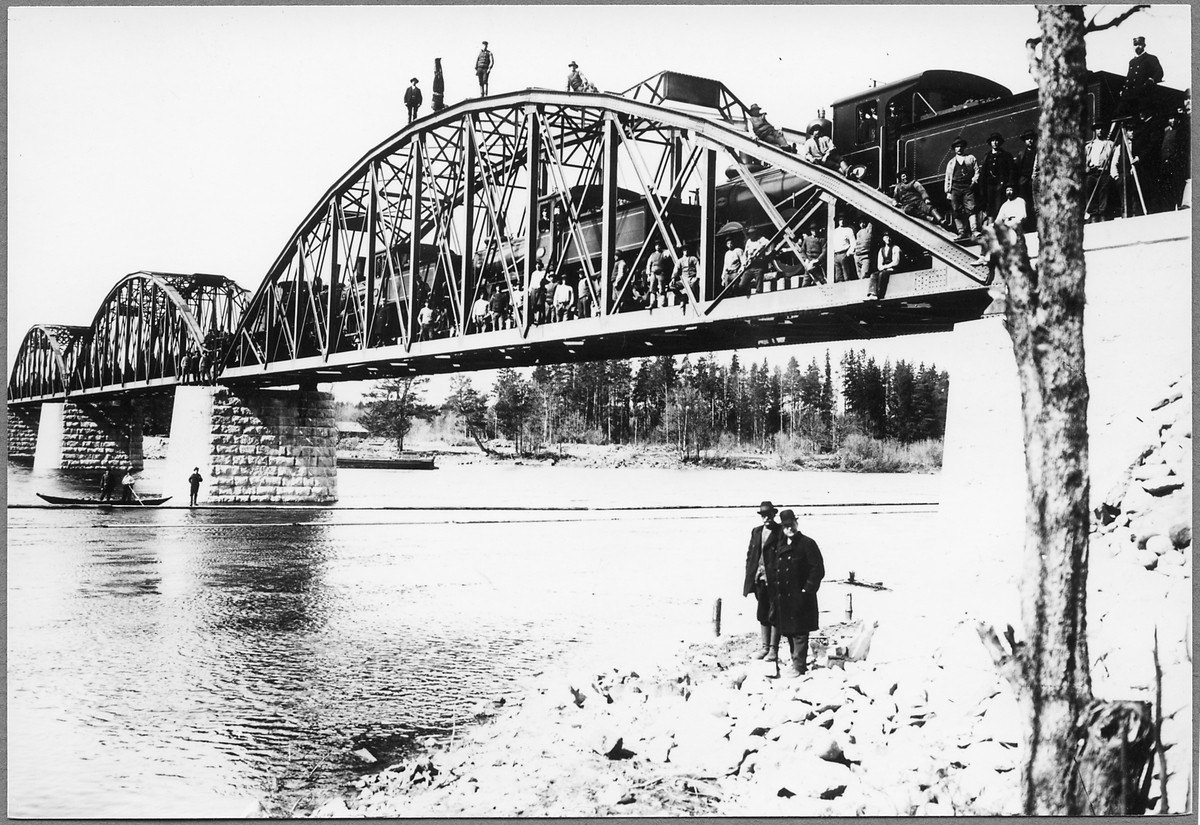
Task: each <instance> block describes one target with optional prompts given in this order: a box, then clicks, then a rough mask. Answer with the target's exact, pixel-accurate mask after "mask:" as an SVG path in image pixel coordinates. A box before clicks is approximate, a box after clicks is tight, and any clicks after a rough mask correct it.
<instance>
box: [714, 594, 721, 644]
mask: <svg viewBox="0 0 1200 825" xmlns="http://www.w3.org/2000/svg"><path fill="white" fill-rule="evenodd" d="M712 623H713V635H714V636H720V635H721V600H720V599H717V600H716V601H715V602H713V612H712Z"/></svg>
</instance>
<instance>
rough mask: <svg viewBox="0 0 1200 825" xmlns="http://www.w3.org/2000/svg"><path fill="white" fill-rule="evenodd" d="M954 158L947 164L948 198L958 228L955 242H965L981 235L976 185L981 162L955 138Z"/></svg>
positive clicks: (963, 142) (962, 141)
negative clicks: (976, 207)
mask: <svg viewBox="0 0 1200 825" xmlns="http://www.w3.org/2000/svg"><path fill="white" fill-rule="evenodd" d="M950 146H951V148H953V149H954V157H952V158H950V162H949V163H947V164H946V181H945V189H946V197H947V198H949V199H950V211H951V214H952V215H953V216H954V221H955V223H956V224H957V226H958V237H957V238H955V240H958V241H965V240H968V239H969V238H971V237H972V236H973V235H977V234H979V216H978V214H976V209H975V185H976V184H978V183H979V162H978V161H976V160H975V156H974V155H968V154H967V142H966V141H965V140H963V139H962V138H955V139H954V142H953V143H951V144H950Z"/></svg>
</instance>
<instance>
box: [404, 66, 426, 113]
mask: <svg viewBox="0 0 1200 825" xmlns="http://www.w3.org/2000/svg"><path fill="white" fill-rule="evenodd" d="M408 82H409V83H411V84H412V85H411V86H409V87H408V88H407V89H405V90H404V105H405V106H406V107H407V108H408V122H409V123H412V122H413V121H414V120H416V119H417V109H420V108H421V102H422V98H421V90H420V89H418V88H417V79H416V78H415V77H414V78H413V79H412V80H410V81H408Z"/></svg>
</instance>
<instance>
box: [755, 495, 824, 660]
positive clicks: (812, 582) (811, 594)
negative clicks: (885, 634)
mask: <svg viewBox="0 0 1200 825" xmlns="http://www.w3.org/2000/svg"><path fill="white" fill-rule="evenodd" d="M779 523H780V524H781V525H782V530H783V540H782V541H780V542H778V543H777V544H776V545H775V546H774V547H773V551H774V552H772V553H771V554H770V555H768V556H767V581H768V582H770V590H771V595H772V597H773V600H774V607H775V613H776V617H777V622H778V625H777V627H778V630H777V632H778V633H780V634H781V635H783V636H786V637H787V640H788V647H790V648H791V652H792V666H791V668H790V669H789V670H788V671H787V673H786V674H785V675H787V676H789V677H795V676H802V675H804V673H806V672H807V670H808V634H809V633H810V632H811V631H813V630H816V629H817V628H819V627H820V620H819V609H818V607H817V590H818V589H820V587H821V580H822V579H823V578H825V561H824V559H822V558H821V548H819V547H818V546H817V543H816V542H815V541H813V540H812V539H810V538H809V537H808V536H806V535H803V534H802V533H801V532H800V528H799V527H798V526H797V524H796V514H795V513H793V512H792V511H791V510H784V511H783V512H781V513H780V514H779Z"/></svg>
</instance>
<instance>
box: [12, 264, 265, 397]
mask: <svg viewBox="0 0 1200 825" xmlns="http://www.w3.org/2000/svg"><path fill="white" fill-rule="evenodd" d="M246 294H247V292H246V290H245V289H243V288H242V287H240V286H238V285H237V284H236V283H234V282H233V281H231V280H229V279H228V278H225V277H223V276H220V275H204V274H193V275H180V274H173V273H165V272H135V273H132V274H130V275H126V276H125V277H124V278H122V279H121V280H120V281H118V282H117V284H116V285H115V286H114V287H113V288H112V289H111V290H110V291H109V293H108V295H107V296H105V298H104V300H103V301H101V303H100V308H99V309H98V310H97V311H96V314H95V317H94V318H93V319H92V323H91V325H90V326H86V327H80V326H71V327H67V326H49V325H35V326H34V327H33V328H32V329H30V330H29V332H28V333H26V335H25V339H24V340H23V341H22V343H21V346H20V348H19V350H18V353H17V358H16V361H15V363H14V366H13V370H12V374H11V375H10V377H9V382H8V403H9V404H20V403H39V402H42V401H51V400H63V399H64V398H68V397H69V398H71V399H89V398H99V397H105V396H112V395H115V394H120V393H135V392H144V391H147V390H154V389H159V388H163V387H170V386H174V385H175V384H177V383H179V382H180V381H181V380H182V379H183V378H184V373H185V369H187V367H188V364H187V359H188V358H189V354H190V355H191V356H192V357H193V358H197V359H198V358H199V357H200V353H201V351H202V349H203V347H204V346H205V339H206V337H209V336H210V334H211V333H213V332H216V333H218V334H220V333H227V334H228V333H232V332H233V330H234V329H236V327H237V324H238V322H239V321H240V319H241V315H242V311H243V309H244V307H245V302H246ZM212 340H213V339H212V338H209V344H210V345H211V343H212Z"/></svg>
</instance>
